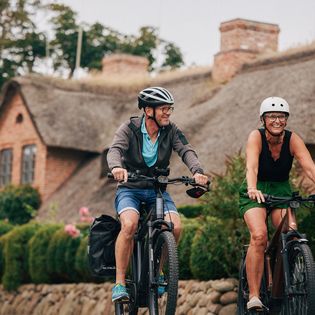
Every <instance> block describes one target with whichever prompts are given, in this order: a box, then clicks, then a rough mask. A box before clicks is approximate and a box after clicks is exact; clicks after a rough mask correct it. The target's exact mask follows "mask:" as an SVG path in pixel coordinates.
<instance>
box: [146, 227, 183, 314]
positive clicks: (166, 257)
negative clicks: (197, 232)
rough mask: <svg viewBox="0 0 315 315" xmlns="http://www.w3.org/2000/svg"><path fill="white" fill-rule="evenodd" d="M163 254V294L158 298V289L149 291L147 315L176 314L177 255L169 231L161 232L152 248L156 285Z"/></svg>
mask: <svg viewBox="0 0 315 315" xmlns="http://www.w3.org/2000/svg"><path fill="white" fill-rule="evenodd" d="M162 252H164V254H163V267H162V271H163V273H164V284H163V285H164V286H165V293H164V294H163V295H162V296H160V297H159V295H158V287H157V286H156V287H155V288H154V289H151V290H150V296H149V314H150V315H152V314H155V315H157V314H159V315H174V314H175V312H176V304H177V293H178V255H177V245H176V242H175V238H174V235H173V234H172V233H171V232H169V231H164V232H162V233H161V234H160V235H159V236H158V238H157V240H156V242H155V243H154V247H153V257H154V279H155V282H156V283H158V281H159V276H160V265H161V257H162Z"/></svg>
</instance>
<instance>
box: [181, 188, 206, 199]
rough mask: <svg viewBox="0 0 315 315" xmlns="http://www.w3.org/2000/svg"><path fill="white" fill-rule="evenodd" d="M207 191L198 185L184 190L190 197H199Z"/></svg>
mask: <svg viewBox="0 0 315 315" xmlns="http://www.w3.org/2000/svg"><path fill="white" fill-rule="evenodd" d="M208 191H209V190H208V189H205V188H202V187H200V186H198V187H193V188H190V189H188V190H186V194H187V195H188V196H189V197H191V198H200V197H201V196H202V195H204V194H205V193H206V192H208Z"/></svg>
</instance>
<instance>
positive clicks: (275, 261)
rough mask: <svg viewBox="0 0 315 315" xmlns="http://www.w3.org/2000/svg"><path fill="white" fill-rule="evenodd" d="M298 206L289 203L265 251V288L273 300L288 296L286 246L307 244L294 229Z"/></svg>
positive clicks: (294, 203)
mask: <svg viewBox="0 0 315 315" xmlns="http://www.w3.org/2000/svg"><path fill="white" fill-rule="evenodd" d="M299 206H300V204H299V203H298V202H296V201H293V202H290V207H289V208H288V209H287V210H286V214H285V215H284V217H283V218H282V220H281V223H280V224H279V226H278V228H277V229H276V231H275V232H274V234H273V237H272V238H271V240H270V242H269V244H268V245H267V248H266V250H265V272H266V279H267V288H268V290H269V292H270V296H271V298H273V299H280V298H283V296H289V295H290V281H289V266H288V251H287V248H288V245H289V244H290V243H292V242H299V243H307V240H306V239H305V236H304V235H302V234H300V233H299V232H298V231H297V229H296V226H297V225H296V215H295V212H296V210H297V208H298V207H299ZM267 226H268V225H267ZM292 226H294V227H295V228H294V229H293V228H292Z"/></svg>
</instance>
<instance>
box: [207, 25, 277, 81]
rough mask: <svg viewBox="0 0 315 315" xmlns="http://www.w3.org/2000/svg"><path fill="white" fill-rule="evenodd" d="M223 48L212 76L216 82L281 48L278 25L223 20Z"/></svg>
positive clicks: (218, 55) (215, 59)
mask: <svg viewBox="0 0 315 315" xmlns="http://www.w3.org/2000/svg"><path fill="white" fill-rule="evenodd" d="M220 32H221V47H220V52H218V53H217V54H215V56H214V64H213V69H212V77H213V79H214V80H215V81H218V82H225V81H228V80H230V79H231V78H232V77H233V76H234V75H235V74H236V73H237V71H239V70H240V69H241V67H242V65H243V64H244V63H246V62H248V61H250V60H252V59H255V58H256V57H257V56H258V55H259V54H262V53H267V52H275V51H277V50H278V35H279V32H280V28H279V26H278V25H277V24H270V23H262V22H257V21H250V20H244V19H234V20H230V21H226V22H222V23H221V25H220Z"/></svg>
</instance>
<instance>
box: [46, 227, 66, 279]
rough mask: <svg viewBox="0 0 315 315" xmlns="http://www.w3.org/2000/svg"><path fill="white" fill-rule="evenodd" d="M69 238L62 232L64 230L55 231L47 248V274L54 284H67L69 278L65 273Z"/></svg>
mask: <svg viewBox="0 0 315 315" xmlns="http://www.w3.org/2000/svg"><path fill="white" fill-rule="evenodd" d="M69 238H70V236H69V235H68V234H66V232H65V231H64V228H63V227H62V228H61V229H59V230H57V231H56V232H55V233H54V234H53V236H52V238H51V240H50V242H49V246H48V251H47V272H48V274H49V276H50V277H51V278H53V279H55V282H57V283H58V282H69V280H70V276H69V275H68V274H67V272H66V268H67V267H66V262H65V253H66V247H67V245H66V243H67V240H68V239H69Z"/></svg>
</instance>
